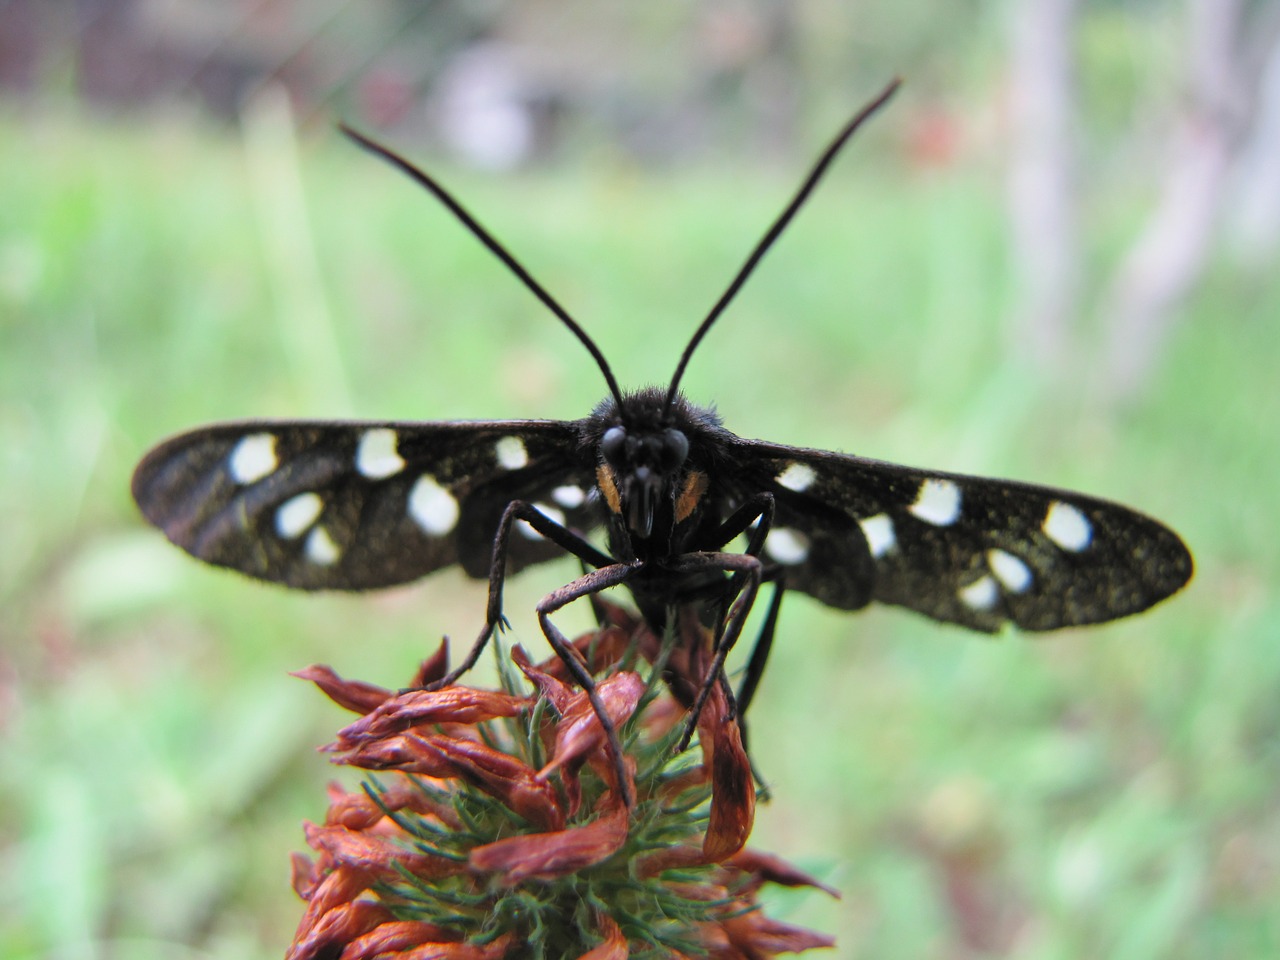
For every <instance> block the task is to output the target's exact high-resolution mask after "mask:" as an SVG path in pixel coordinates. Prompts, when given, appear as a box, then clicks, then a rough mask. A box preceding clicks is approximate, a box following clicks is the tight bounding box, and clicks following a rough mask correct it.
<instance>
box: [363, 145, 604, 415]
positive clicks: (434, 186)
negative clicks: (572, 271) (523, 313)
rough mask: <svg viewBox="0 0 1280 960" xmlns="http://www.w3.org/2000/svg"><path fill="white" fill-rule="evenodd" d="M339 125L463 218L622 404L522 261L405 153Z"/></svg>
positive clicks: (574, 328) (590, 345) (577, 332)
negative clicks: (577, 346) (575, 342)
mask: <svg viewBox="0 0 1280 960" xmlns="http://www.w3.org/2000/svg"><path fill="white" fill-rule="evenodd" d="M338 129H339V130H341V131H342V132H343V133H345V134H346V135H347V136H348V137H350V138H351V139H352V140H354V141H355V142H356V143H357V144H359V145H360V146H362V147H364V149H366V150H368V151H369V152H370V153H372V154H375V155H377V156H379V157H381V158H382V159H384V160H386V161H387V162H388V163H390V164H392V165H393V166H396V167H399V168H400V169H401V170H403V171H404V172H405V173H407V174H408V175H409V176H410V177H412V178H413V179H414V180H416V181H417V182H418V183H419V184H421V185H422V186H424V187H426V188H427V189H428V190H430V191H431V193H432V194H434V195H435V198H436V199H437V200H439V201H440V202H441V203H443V204H444V205H445V207H446V208H447V209H448V210H449V212H450V213H452V214H453V215H454V216H455V217H457V218H458V219H459V220H460V221H462V225H463V226H464V227H466V228H467V229H468V230H470V231H471V234H472V236H474V237H475V238H476V239H477V240H479V241H480V242H481V243H483V244H484V245H485V246H486V247H488V248H489V252H490V253H492V254H493V255H494V256H495V257H497V258H498V259H499V260H501V261H502V262H503V263H504V264H505V265H506V267H507V269H508V270H510V271H511V272H512V273H514V274H515V275H516V276H517V277H519V278H520V282H521V283H523V284H524V285H525V286H526V287H527V288H528V289H529V292H530V293H532V294H533V295H534V296H535V297H537V298H538V299H539V300H541V301H542V304H543V306H545V307H546V308H547V309H548V310H550V311H551V312H552V313H554V314H555V315H556V316H557V317H559V318H560V322H561V323H563V324H564V325H565V326H566V327H568V328H569V330H570V331H571V332H572V333H573V335H574V336H575V337H577V338H578V339H579V340H581V341H582V345H583V346H584V347H586V348H587V350H588V351H589V352H590V353H591V356H592V357H593V358H595V361H596V366H598V367H599V368H600V372H601V373H603V374H604V379H605V383H607V384H608V385H609V392H610V393H612V394H613V399H614V400H615V401H616V402H617V403H618V405H619V406H621V405H622V391H621V390H619V389H618V381H617V380H615V379H614V376H613V371H612V370H610V369H609V363H608V361H607V360H605V358H604V354H603V353H601V352H600V348H599V347H597V346H596V344H595V341H594V340H592V339H591V338H590V337H589V336H587V332H586V331H585V330H583V329H582V327H580V326H578V323H577V321H576V320H574V319H573V317H571V316H569V312H568V311H567V310H565V308H564V307H562V306H560V304H559V302H557V300H556V298H555V297H553V296H551V294H549V293H548V292H547V291H546V289H545V288H544V287H543V286H542V284H540V283H538V281H537V280H535V279H533V276H532V275H531V274H530V273H529V271H528V270H526V269H525V268H524V266H523V265H521V263H520V261H519V260H517V259H516V258H515V257H514V256H512V255H511V253H510V252H509V251H508V250H507V248H506V247H504V246H503V245H502V244H500V243H499V242H498V241H497V240H496V239H495V238H494V236H493V234H491V233H490V232H489V231H488V230H486V229H485V228H484V227H482V226H481V225H480V222H479V221H478V220H476V218H475V217H473V216H472V215H471V214H470V213H468V212H467V210H466V208H465V207H463V206H462V204H460V203H459V202H458V201H457V200H455V199H454V198H453V197H452V196H451V195H450V193H449V191H447V190H446V189H445V188H444V187H443V186H441V185H440V184H439V183H438V182H437V181H436V180H435V179H434V178H433V177H431V176H430V175H428V174H427V173H425V172H424V171H422V170H420V169H418V168H417V167H415V166H414V165H413V164H412V163H410V162H409V161H408V160H406V159H405V158H404V157H402V156H400V155H399V154H397V153H395V152H394V151H392V150H390V149H388V148H387V147H384V146H382V144H380V143H375V142H374V141H372V140H370V139H369V138H368V137H366V136H365V135H364V134H362V133H358V132H357V131H355V130H352V129H351V128H350V127H349V126H347V125H346V124H345V123H340V124H338Z"/></svg>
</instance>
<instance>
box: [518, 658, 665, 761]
mask: <svg viewBox="0 0 1280 960" xmlns="http://www.w3.org/2000/svg"><path fill="white" fill-rule="evenodd" d="M644 688H645V683H644V680H642V679H641V678H640V675H639V674H637V673H632V672H630V671H624V672H623V673H615V674H614V675H613V676H611V677H608V678H606V679H605V680H602V681H601V682H600V683H598V684H596V693H597V695H598V696H599V697H600V700H601V702H602V703H603V704H604V712H605V714H606V715H607V716H608V717H609V719H610V720H612V721H613V726H614V729H617V728H618V727H620V726H622V724H623V723H625V722H626V721H627V719H628V718H629V717H630V716H631V714H632V713H634V712H635V709H636V705H637V704H638V703H639V702H640V697H641V696H643V695H644ZM560 713H561V719H560V723H559V724H558V725H557V726H556V745H555V757H554V759H553V760H552V761H551V762H550V763H548V764H547V765H546V766H545V767H543V768H542V770H540V771H539V773H538V776H539V777H540V778H541V779H544V780H545V779H546V778H547V777H548V776H550V774H551V773H552V771H554V770H557V769H559V768H560V767H563V766H566V765H567V766H569V767H571V768H572V767H574V766H575V764H576V765H578V766H580V765H581V763H582V762H583V761H585V760H586V758H587V757H589V756H590V755H591V754H593V753H596V752H597V751H599V750H601V748H603V747H604V745H605V743H606V742H607V741H608V738H607V737H606V736H605V732H604V726H603V725H602V724H601V723H600V718H599V717H597V716H596V712H595V708H594V707H593V706H592V705H591V699H590V697H588V696H587V693H586V691H585V690H580V691H578V692H577V693H575V694H574V696H573V699H572V701H571V702H570V703H569V704H568V705H567V707H566V708H565V709H564V710H561V711H560Z"/></svg>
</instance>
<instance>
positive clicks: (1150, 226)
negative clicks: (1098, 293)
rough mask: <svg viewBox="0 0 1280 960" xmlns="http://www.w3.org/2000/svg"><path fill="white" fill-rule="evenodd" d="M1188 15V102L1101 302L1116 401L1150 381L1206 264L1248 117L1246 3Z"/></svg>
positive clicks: (1205, 1) (1196, 5)
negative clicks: (1153, 191)
mask: <svg viewBox="0 0 1280 960" xmlns="http://www.w3.org/2000/svg"><path fill="white" fill-rule="evenodd" d="M1188 14H1189V16H1188V37H1187V40H1188V43H1187V49H1188V54H1189V57H1188V77H1187V105H1186V107H1185V111H1184V114H1183V116H1182V117H1181V118H1180V120H1179V121H1178V124H1177V128H1176V130H1175V132H1174V134H1173V136H1172V138H1171V143H1170V145H1169V150H1168V152H1167V154H1166V155H1167V156H1168V163H1167V165H1166V166H1165V168H1164V170H1163V171H1159V172H1158V173H1159V175H1160V176H1161V180H1162V184H1161V188H1160V198H1159V200H1158V201H1157V203H1156V206H1155V209H1154V210H1153V211H1152V212H1151V215H1150V216H1149V217H1148V219H1147V223H1146V226H1145V227H1144V228H1143V230H1142V232H1141V234H1140V235H1139V237H1138V239H1137V240H1136V241H1135V242H1134V244H1133V246H1132V247H1131V248H1130V250H1129V252H1128V253H1127V254H1126V256H1125V258H1124V260H1123V261H1122V262H1121V264H1120V266H1119V268H1118V270H1117V272H1116V276H1115V278H1114V280H1113V281H1112V283H1111V285H1110V287H1109V289H1108V290H1107V291H1106V292H1105V293H1104V295H1103V297H1102V300H1101V305H1100V307H1099V311H1100V317H1101V321H1102V329H1103V330H1104V331H1105V335H1106V346H1105V348H1104V352H1103V356H1102V368H1101V374H1102V380H1101V389H1102V391H1103V393H1104V395H1105V396H1106V397H1107V398H1108V399H1110V400H1116V401H1124V400H1128V399H1131V398H1132V397H1134V396H1135V395H1136V394H1137V393H1138V392H1139V391H1140V390H1141V389H1142V387H1143V386H1144V385H1145V383H1146V382H1147V380H1148V378H1149V376H1150V373H1151V370H1152V367H1153V365H1154V364H1155V362H1156V360H1157V358H1158V356H1159V354H1160V351H1161V348H1162V346H1163V344H1164V342H1165V340H1166V338H1167V336H1168V333H1169V330H1170V328H1171V327H1172V325H1173V323H1174V320H1175V319H1176V316H1177V308H1178V305H1179V304H1180V302H1181V301H1182V299H1183V298H1184V297H1185V295H1186V294H1187V292H1188V291H1189V290H1190V289H1191V288H1192V287H1193V286H1194V285H1195V283H1196V281H1197V280H1199V278H1200V275H1201V273H1202V272H1203V270H1204V267H1205V264H1206V262H1207V260H1208V255H1209V252H1210V249H1211V241H1212V240H1213V238H1214V233H1215V226H1216V224H1217V221H1218V217H1219V212H1220V210H1221V208H1222V203H1223V192H1224V188H1225V185H1226V180H1227V174H1228V171H1229V168H1230V165H1231V159H1232V154H1233V151H1234V148H1235V146H1236V142H1237V140H1238V135H1239V132H1240V129H1241V127H1242V126H1243V120H1244V118H1245V116H1246V115H1247V107H1246V106H1245V104H1244V101H1245V99H1246V97H1245V96H1244V94H1243V85H1242V83H1241V78H1240V76H1239V73H1238V67H1239V64H1240V59H1239V57H1240V49H1239V39H1240V36H1239V34H1240V21H1241V14H1242V4H1241V0H1190V3H1189V4H1188Z"/></svg>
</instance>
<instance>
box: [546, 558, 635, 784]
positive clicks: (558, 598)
mask: <svg viewBox="0 0 1280 960" xmlns="http://www.w3.org/2000/svg"><path fill="white" fill-rule="evenodd" d="M639 567H640V564H639V563H615V564H611V565H609V566H605V567H601V568H600V569H598V570H593V571H591V572H590V573H587V574H583V575H582V576H581V577H579V578H578V579H577V580H574V581H573V582H572V583H568V584H565V585H564V586H563V587H561V588H560V589H559V590H553V591H552V592H551V593H549V594H547V595H546V596H545V597H543V598H542V599H541V600H540V601H538V605H537V608H536V609H537V611H538V623H540V624H541V625H542V632H543V633H544V634H545V635H546V638H547V642H548V643H550V644H551V648H552V649H553V650H555V652H556V656H558V657H559V658H560V659H561V660H562V661H563V662H564V665H565V667H566V668H568V670H569V673H571V674H572V675H573V679H574V680H576V681H577V682H578V686H580V687H582V689H583V690H585V691H586V693H587V698H588V699H589V700H590V701H591V709H592V710H594V711H595V715H596V718H597V719H598V720H599V721H600V726H601V727H603V728H604V733H605V736H606V737H607V738H608V741H609V752H610V753H611V754H612V755H613V769H614V774H615V776H617V778H618V791H619V793H620V794H621V795H622V802H623V803H625V804H626V805H627V806H628V807H630V806H632V804H633V803H634V802H635V797H633V796H632V795H631V787H630V786H629V784H628V781H627V771H626V764H625V763H624V761H623V755H622V743H621V741H620V740H619V739H618V730H617V728H616V727H615V726H614V725H613V721H612V720H611V719H609V714H608V713H607V712H606V711H605V708H604V701H602V700H601V699H600V694H599V693H597V692H596V683H595V681H594V680H592V679H591V673H590V671H589V670H587V668H586V665H585V664H583V662H582V660H581V659H579V656H578V652H577V651H576V650H575V649H574V648H573V646H572V645H571V644H570V643H569V641H568V640H566V639H565V636H564V634H562V633H561V632H560V630H559V629H558V628H557V627H556V625H555V624H554V623H552V622H551V614H553V613H555V612H556V611H557V610H559V609H560V608H561V607H564V606H566V605H568V604H570V603H572V602H573V601H574V600H577V599H579V598H581V597H585V596H594V595H595V594H597V593H599V592H600V591H602V590H607V589H609V587H616V586H618V584H620V583H624V582H626V580H627V579H628V578H629V577H630V576H631V575H632V574H633V573H635V571H636V570H637V569H639Z"/></svg>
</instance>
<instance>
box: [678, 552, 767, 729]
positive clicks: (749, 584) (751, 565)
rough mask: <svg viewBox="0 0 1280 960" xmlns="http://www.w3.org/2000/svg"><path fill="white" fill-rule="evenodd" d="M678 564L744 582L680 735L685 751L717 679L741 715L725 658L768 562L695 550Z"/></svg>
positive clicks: (743, 555)
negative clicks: (726, 674) (714, 572)
mask: <svg viewBox="0 0 1280 960" xmlns="http://www.w3.org/2000/svg"><path fill="white" fill-rule="evenodd" d="M678 566H679V569H680V570H681V571H687V572H698V571H706V570H720V571H723V572H725V573H730V574H733V577H732V580H731V582H732V583H738V582H740V581H741V582H742V583H743V586H742V589H741V591H740V592H739V593H738V595H737V599H736V600H735V601H734V602H733V606H732V607H730V609H729V614H728V616H727V617H725V618H724V629H723V631H721V632H719V633H718V635H717V637H716V641H715V655H714V656H713V657H712V660H711V667H710V669H709V670H708V671H707V675H706V677H705V678H704V679H703V681H702V687H701V689H700V690H699V691H698V698H697V700H695V701H694V704H693V708H692V709H691V710H690V711H689V718H688V720H686V721H685V730H684V736H682V737H681V738H680V746H679V749H681V750H683V749H685V747H687V746H688V745H689V741H690V740H691V739H692V738H693V731H694V730H695V729H696V728H697V726H698V717H699V715H700V714H701V713H702V708H703V706H704V705H705V704H706V702H707V696H708V695H709V694H710V693H711V687H712V685H713V684H715V683H717V682H722V683H723V684H724V687H725V696H726V699H727V700H728V702H729V715H730V717H736V716H737V712H738V711H737V703H736V702H735V700H734V696H733V691H732V690H731V689H729V684H728V681H727V680H725V679H724V661H725V658H726V657H727V656H728V655H729V651H730V650H732V649H733V646H734V644H735V643H737V642H738V637H739V636H740V635H741V633H742V626H743V624H744V623H745V622H746V619H747V615H748V614H749V613H750V612H751V607H752V605H753V604H754V603H755V600H756V593H757V592H758V591H759V589H760V583H761V580H762V579H763V576H764V563H763V562H761V560H760V558H759V557H754V556H751V555H750V554H746V553H695V554H690V555H689V556H687V557H685V558H683V559H682V561H681V563H680V564H679V565H678Z"/></svg>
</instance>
